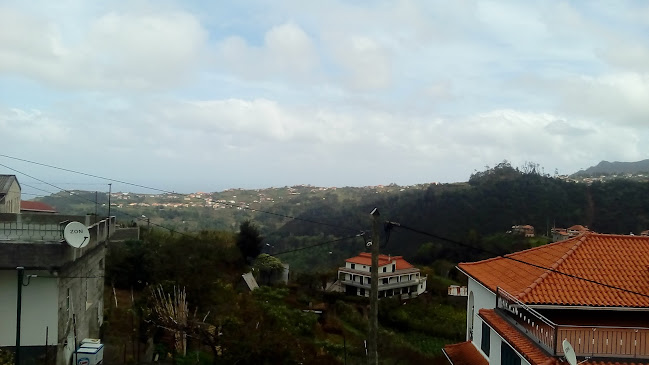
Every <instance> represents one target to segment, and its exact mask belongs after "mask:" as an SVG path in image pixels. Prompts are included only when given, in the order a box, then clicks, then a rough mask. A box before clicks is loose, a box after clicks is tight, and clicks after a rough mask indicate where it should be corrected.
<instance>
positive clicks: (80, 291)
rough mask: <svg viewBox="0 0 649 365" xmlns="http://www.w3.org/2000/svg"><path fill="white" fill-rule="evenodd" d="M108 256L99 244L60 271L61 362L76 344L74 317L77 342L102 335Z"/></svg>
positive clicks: (58, 360) (62, 362)
mask: <svg viewBox="0 0 649 365" xmlns="http://www.w3.org/2000/svg"><path fill="white" fill-rule="evenodd" d="M105 256H106V248H105V247H104V246H103V245H98V246H96V247H95V248H94V249H93V250H92V251H88V252H86V253H85V255H84V256H83V257H82V258H81V259H78V260H76V261H74V262H73V263H71V264H70V265H68V266H66V267H64V268H62V270H61V272H60V273H59V277H60V285H59V288H58V317H59V320H58V328H59V331H58V342H59V346H58V356H57V364H61V365H65V364H67V363H68V361H69V359H70V355H71V353H72V351H73V350H74V348H75V345H74V344H73V342H74V338H73V335H74V321H73V319H74V320H76V332H77V338H76V341H77V344H78V343H79V342H80V341H81V340H83V339H84V338H98V337H99V327H100V326H101V324H102V322H103V311H104V309H103V300H104V272H105V271H104V268H105Z"/></svg>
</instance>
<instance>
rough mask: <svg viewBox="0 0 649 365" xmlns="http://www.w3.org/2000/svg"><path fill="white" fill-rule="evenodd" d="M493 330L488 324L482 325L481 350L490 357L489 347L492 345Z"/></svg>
mask: <svg viewBox="0 0 649 365" xmlns="http://www.w3.org/2000/svg"><path fill="white" fill-rule="evenodd" d="M489 335H491V329H490V328H489V326H487V324H486V323H484V322H483V323H482V340H481V342H480V349H481V350H482V352H484V354H485V355H487V356H489V346H490V345H491V338H490V336H489Z"/></svg>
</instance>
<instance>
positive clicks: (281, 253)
mask: <svg viewBox="0 0 649 365" xmlns="http://www.w3.org/2000/svg"><path fill="white" fill-rule="evenodd" d="M363 235H365V233H364V232H361V233H359V234H357V235H353V236H349V237H343V238H338V239H335V240H331V241H325V242H320V243H316V244H315V245H310V246H304V247H299V248H294V249H292V250H287V251H282V252H277V253H274V254H272V256H279V255H284V254H287V253H291V252H296V251H302V250H306V249H309V248H314V247H318V246H324V245H326V244H329V243H334V242H339V241H343V240H348V239H350V238H356V237H362V236H363Z"/></svg>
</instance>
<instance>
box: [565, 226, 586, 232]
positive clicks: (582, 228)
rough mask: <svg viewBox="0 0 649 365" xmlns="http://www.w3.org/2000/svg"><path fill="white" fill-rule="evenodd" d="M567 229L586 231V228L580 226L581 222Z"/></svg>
mask: <svg viewBox="0 0 649 365" xmlns="http://www.w3.org/2000/svg"><path fill="white" fill-rule="evenodd" d="M568 230H569V231H580V232H586V231H588V228H586V227H584V226H582V225H581V224H575V225H574V226H572V227H569V228H568Z"/></svg>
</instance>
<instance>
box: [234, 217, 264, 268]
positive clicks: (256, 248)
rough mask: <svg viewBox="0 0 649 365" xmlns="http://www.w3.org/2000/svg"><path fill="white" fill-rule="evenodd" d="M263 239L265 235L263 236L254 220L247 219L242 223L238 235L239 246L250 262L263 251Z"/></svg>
mask: <svg viewBox="0 0 649 365" xmlns="http://www.w3.org/2000/svg"><path fill="white" fill-rule="evenodd" d="M262 240H263V237H261V235H260V234H259V230H258V229H257V227H256V226H255V225H254V224H253V223H252V222H250V221H249V220H246V221H244V222H243V223H241V225H240V226H239V234H238V235H237V247H238V248H239V251H241V256H243V257H244V258H245V259H246V260H247V261H248V262H252V260H253V259H254V258H256V257H257V256H259V254H260V253H261V241H262Z"/></svg>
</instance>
